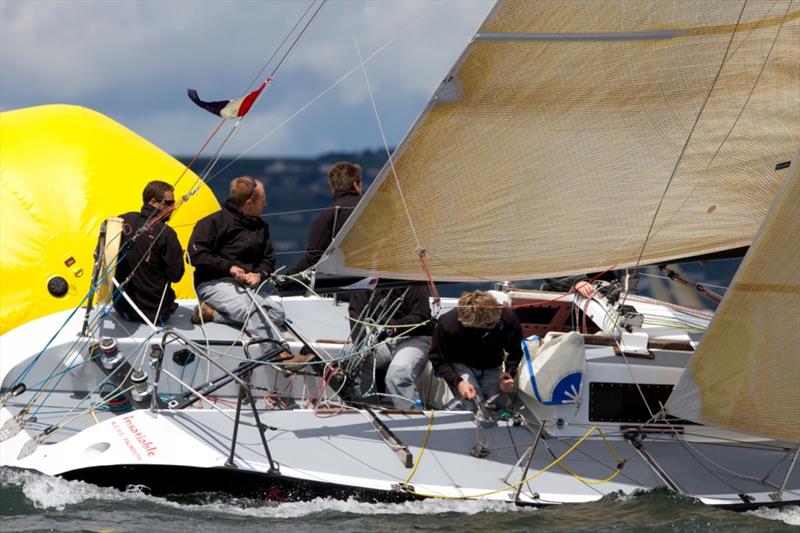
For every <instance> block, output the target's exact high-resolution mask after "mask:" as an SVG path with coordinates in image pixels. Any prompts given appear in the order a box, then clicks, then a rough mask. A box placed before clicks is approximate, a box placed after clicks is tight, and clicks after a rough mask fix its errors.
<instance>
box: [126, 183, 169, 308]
mask: <svg viewBox="0 0 800 533" xmlns="http://www.w3.org/2000/svg"><path fill="white" fill-rule="evenodd" d="M142 200H143V202H144V205H142V209H141V211H139V212H136V211H131V212H130V213H125V214H123V215H120V218H122V220H123V221H124V226H123V236H122V241H121V242H120V257H121V260H120V262H119V264H118V265H117V270H116V273H115V274H114V277H115V278H116V280H117V281H118V282H119V283H123V282H125V280H128V282H127V283H126V284H125V286H124V287H123V289H124V291H125V293H126V294H127V295H128V297H129V298H130V299H131V300H132V301H133V303H134V304H136V307H138V308H139V310H140V311H141V312H142V314H144V315H145V316H146V317H147V319H148V320H150V321H151V322H153V323H160V322H163V321H164V320H166V319H167V318H168V317H169V316H170V315H171V314H172V313H173V312H174V311H175V309H177V307H178V306H177V304H176V303H175V291H173V290H172V287H171V286H170V282H172V283H177V282H179V281H180V280H181V278H182V277H183V272H184V266H183V250H182V249H181V243H180V242H179V241H178V236H177V234H176V233H175V230H174V229H172V228H170V227H169V226H167V225H166V222H167V220H169V213H170V212H171V210H172V209H173V205H174V204H175V193H174V191H173V189H172V185H170V184H169V183H165V182H163V181H151V182H150V183H148V184H147V185H146V186H145V188H144V191H143V192H142ZM134 237H135V239H134ZM129 277H130V279H128V278H129ZM114 308H115V309H116V310H117V312H119V313H120V314H121V315H122V316H123V317H125V318H127V319H128V320H133V321H136V322H142V321H143V320H142V317H141V316H140V315H139V313H137V312H136V311H135V310H134V309H133V307H132V306H131V305H130V303H129V302H128V301H127V300H126V299H125V298H124V297H122V296H120V297H118V298H117V299H116V301H115V302H114Z"/></svg>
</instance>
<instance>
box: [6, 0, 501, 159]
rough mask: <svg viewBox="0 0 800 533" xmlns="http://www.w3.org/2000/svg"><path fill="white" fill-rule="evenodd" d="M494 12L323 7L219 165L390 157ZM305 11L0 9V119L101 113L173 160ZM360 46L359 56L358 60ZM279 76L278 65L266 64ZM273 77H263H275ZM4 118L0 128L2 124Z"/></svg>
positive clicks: (397, 1) (204, 6)
mask: <svg viewBox="0 0 800 533" xmlns="http://www.w3.org/2000/svg"><path fill="white" fill-rule="evenodd" d="M492 4H493V2H492V0H445V1H439V0H329V1H328V2H327V4H326V5H325V6H324V7H323V8H322V10H321V11H320V13H319V16H318V17H317V18H316V19H315V20H314V22H313V23H312V24H311V26H310V27H309V29H308V31H307V32H306V34H305V35H304V37H303V39H302V40H301V41H300V43H299V44H298V46H297V48H296V49H295V51H294V52H293V53H292V54H291V55H290V56H289V58H288V61H287V63H286V65H285V66H284V67H283V68H282V69H281V70H280V71H279V73H278V74H277V76H276V78H275V80H274V81H273V82H272V83H271V84H270V86H269V87H268V89H267V90H266V91H265V92H264V93H263V94H262V96H261V98H259V100H258V101H257V103H256V105H255V106H254V108H253V109H252V111H251V112H250V113H249V114H248V116H247V117H246V118H245V120H244V121H243V123H242V125H241V127H240V128H239V130H238V131H237V133H236V135H235V137H234V139H233V141H232V142H231V143H230V144H229V145H228V148H227V149H226V152H225V153H226V154H229V155H239V154H241V153H243V152H247V154H248V155H249V156H253V157H266V156H279V155H280V156H315V155H320V154H322V153H326V152H331V151H360V150H364V149H375V148H382V147H383V140H382V138H381V133H380V130H379V128H378V120H377V118H376V114H375V112H374V111H373V107H372V104H371V101H370V95H369V90H368V86H367V81H366V80H365V77H364V73H363V72H362V69H360V68H355V70H354V71H353V72H352V74H350V75H349V76H348V77H346V78H345V79H344V80H343V81H341V82H340V83H339V84H338V85H336V86H335V87H333V88H332V89H330V90H329V91H328V92H327V93H325V94H324V95H323V96H322V97H320V98H319V99H318V100H316V101H314V102H313V103H311V105H308V106H307V107H305V109H304V110H303V111H301V112H300V113H299V114H297V115H296V116H294V118H291V120H289V122H287V123H286V124H285V125H282V124H283V123H284V121H286V120H287V119H289V118H290V117H292V115H294V114H295V113H296V112H297V111H298V110H300V109H302V108H304V106H306V105H307V104H309V103H310V102H312V100H314V99H315V98H317V97H318V96H319V95H320V94H321V93H323V91H325V90H326V89H329V88H330V87H331V85H332V84H334V83H335V82H336V81H337V80H340V78H342V77H343V76H344V75H345V74H347V73H348V72H349V71H351V70H353V69H354V67H358V65H359V60H358V49H360V50H361V54H362V56H363V57H368V56H370V55H371V54H373V53H375V52H376V51H379V50H380V51H379V52H378V54H377V55H375V56H374V57H373V58H372V59H370V60H369V61H368V62H366V64H365V69H366V74H367V80H368V81H369V85H370V86H371V88H372V92H373V95H374V99H375V102H376V107H377V109H378V113H377V115H378V117H379V118H380V123H381V124H382V125H383V128H384V131H385V136H386V139H387V142H388V144H389V145H390V146H393V145H396V144H397V143H398V142H399V141H400V140H401V139H402V137H403V135H404V134H405V132H406V131H407V130H408V129H409V128H410V127H411V125H412V123H413V121H414V119H415V118H416V117H417V116H418V115H419V113H420V112H421V111H422V109H423V107H424V106H425V103H426V102H427V101H428V98H429V97H430V96H431V94H433V91H434V90H435V88H436V87H437V86H438V84H439V83H440V82H441V81H442V79H443V78H444V77H445V75H446V74H447V72H448V71H449V69H450V68H451V67H452V66H453V64H454V63H455V61H456V60H457V59H458V57H459V55H460V54H461V52H462V50H463V49H464V47H465V45H466V43H467V42H468V41H469V39H470V38H471V36H472V35H473V34H474V33H475V31H476V30H477V28H478V27H479V26H480V24H481V22H482V21H483V20H484V18H485V17H486V15H487V13H488V12H489V10H490V9H491V7H492ZM309 5H310V1H309V0H244V1H233V0H228V1H222V0H102V1H95V0H56V1H50V0H28V1H22V0H0V111H7V110H11V109H18V108H22V107H30V106H37V105H44V104H53V103H66V104H75V105H81V106H85V107H89V108H91V109H94V110H96V111H99V112H101V113H103V114H105V115H107V116H109V117H111V118H113V119H114V120H117V121H118V122H120V123H122V124H124V125H125V126H127V127H128V128H130V129H132V130H133V131H135V132H136V133H138V134H140V135H142V136H143V137H145V138H147V139H149V140H150V141H152V142H154V143H155V144H156V145H158V146H159V147H161V148H162V149H164V150H166V151H167V152H169V153H171V154H173V155H185V154H193V153H195V152H196V151H197V150H198V148H199V147H200V146H201V144H202V143H203V141H204V140H205V138H206V137H207V136H208V134H209V133H210V132H211V130H212V129H213V128H214V127H215V126H216V125H217V123H218V120H219V119H218V118H217V117H215V116H213V115H211V114H210V113H208V112H207V111H204V110H202V109H200V108H198V107H196V106H195V105H194V104H192V103H191V102H190V101H189V99H188V98H187V96H186V89H187V88H194V89H196V90H197V91H198V93H199V95H200V97H201V98H202V99H204V100H225V99H232V98H238V97H240V96H242V95H243V94H245V93H246V92H247V90H248V89H249V88H250V87H251V82H253V81H254V80H255V79H259V80H263V78H265V77H266V73H264V74H261V75H260V76H258V77H257V75H258V74H259V71H261V70H262V67H264V65H265V63H266V62H267V60H268V58H269V57H270V55H272V53H273V52H274V51H275V50H276V48H277V47H278V45H279V44H280V43H281V41H282V40H283V39H284V37H285V36H286V34H287V33H288V32H289V30H290V29H291V28H292V27H293V26H294V25H295V23H296V22H297V21H298V19H299V18H300V16H301V15H302V14H303V12H304V11H306V8H307V7H308V6H309ZM356 44H357V45H358V49H357V47H356ZM273 64H274V63H273ZM267 70H268V71H269V70H271V66H270V68H269V69H267ZM0 117H1V115H0Z"/></svg>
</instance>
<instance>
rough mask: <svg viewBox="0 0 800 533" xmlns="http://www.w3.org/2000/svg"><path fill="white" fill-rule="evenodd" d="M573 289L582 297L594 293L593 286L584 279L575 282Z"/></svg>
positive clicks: (587, 296) (590, 295) (588, 296)
mask: <svg viewBox="0 0 800 533" xmlns="http://www.w3.org/2000/svg"><path fill="white" fill-rule="evenodd" d="M573 290H575V292H577V293H578V294H580V295H581V296H583V297H584V298H591V297H592V296H593V295H594V287H592V284H591V283H589V282H588V281H586V280H581V281H579V282H578V283H576V284H575V286H574V287H573Z"/></svg>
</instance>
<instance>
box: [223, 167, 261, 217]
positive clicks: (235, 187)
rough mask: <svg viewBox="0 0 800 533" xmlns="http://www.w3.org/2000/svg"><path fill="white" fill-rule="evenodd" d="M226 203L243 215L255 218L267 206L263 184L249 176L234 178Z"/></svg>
mask: <svg viewBox="0 0 800 533" xmlns="http://www.w3.org/2000/svg"><path fill="white" fill-rule="evenodd" d="M228 201H229V202H230V203H232V204H233V205H235V206H236V207H238V208H239V209H240V210H241V212H242V213H244V214H245V215H250V216H255V217H257V216H258V215H260V214H261V211H263V210H264V206H265V205H267V195H266V192H265V191H264V184H263V183H261V182H260V181H259V180H257V179H253V178H251V177H250V176H242V177H239V178H234V179H233V180H232V181H231V188H230V191H229V192H228Z"/></svg>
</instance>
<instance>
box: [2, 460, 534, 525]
mask: <svg viewBox="0 0 800 533" xmlns="http://www.w3.org/2000/svg"><path fill="white" fill-rule="evenodd" d="M0 483H2V484H3V485H17V486H19V487H20V488H21V489H22V492H23V493H24V494H25V496H26V497H27V498H28V499H29V500H31V502H32V503H33V505H34V506H35V507H36V508H37V509H57V510H63V509H64V508H65V507H66V506H68V505H76V504H79V503H82V502H84V501H86V500H103V501H119V502H128V503H132V502H135V501H147V502H149V503H152V504H156V505H162V506H165V507H170V508H173V509H182V510H187V511H188V510H191V511H208V512H215V513H223V514H231V515H239V516H253V517H262V518H270V517H275V518H297V517H303V516H308V515H314V514H318V513H325V512H338V513H349V514H370V515H376V514H377V515H394V514H397V515H401V514H414V515H423V514H439V513H460V514H465V515H473V514H477V513H485V512H486V513H489V512H517V511H527V512H531V511H534V510H535V509H533V508H523V507H516V506H514V505H511V504H507V503H502V502H491V501H476V500H443V499H442V500H437V499H430V500H422V501H414V502H404V503H364V502H358V501H355V500H352V499H350V500H334V499H331V498H316V499H313V500H310V501H303V502H287V503H281V504H276V503H271V502H265V503H264V504H263V505H254V503H255V500H252V499H242V500H238V499H234V500H229V501H226V502H210V503H202V504H187V503H178V502H173V501H170V500H167V499H165V498H159V497H155V496H149V495H147V494H145V493H143V492H141V491H140V490H136V489H131V490H128V491H127V492H123V491H119V490H115V489H111V488H105V487H98V486H96V485H92V484H90V483H84V482H81V481H67V480H65V479H62V478H59V477H53V476H47V475H44V474H40V473H37V472H32V471H28V470H16V469H6V468H4V469H2V470H0Z"/></svg>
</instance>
